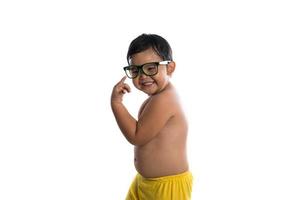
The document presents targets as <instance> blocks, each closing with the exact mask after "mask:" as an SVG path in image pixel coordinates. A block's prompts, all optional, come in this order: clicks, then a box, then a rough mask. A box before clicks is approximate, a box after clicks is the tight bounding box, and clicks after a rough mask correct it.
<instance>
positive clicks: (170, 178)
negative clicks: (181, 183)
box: [137, 171, 192, 181]
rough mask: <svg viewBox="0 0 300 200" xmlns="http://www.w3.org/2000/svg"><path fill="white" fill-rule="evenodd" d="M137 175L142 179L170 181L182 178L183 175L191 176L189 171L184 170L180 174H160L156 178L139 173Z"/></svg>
mask: <svg viewBox="0 0 300 200" xmlns="http://www.w3.org/2000/svg"><path fill="white" fill-rule="evenodd" d="M137 176H138V177H139V178H140V179H142V180H144V181H170V180H176V179H182V178H185V177H192V173H191V172H190V171H186V172H183V173H180V174H174V175H169V176H162V177H156V178H146V177H143V176H142V175H141V174H139V173H138V174H137Z"/></svg>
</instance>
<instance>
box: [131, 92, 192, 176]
mask: <svg viewBox="0 0 300 200" xmlns="http://www.w3.org/2000/svg"><path fill="white" fill-rule="evenodd" d="M152 98H170V100H171V101H170V103H169V104H168V105H164V106H171V109H172V110H173V111H174V114H173V115H172V116H170V118H169V119H168V121H167V122H166V123H165V125H164V127H163V128H162V129H161V130H160V131H159V133H158V134H157V135H155V137H154V138H152V139H151V140H150V141H149V142H147V143H146V144H143V145H139V146H137V145H136V146H135V148H134V156H135V158H134V161H135V168H136V170H137V171H138V172H139V173H140V174H141V175H142V176H144V177H161V176H168V175H174V174H179V173H182V172H185V171H187V170H188V161H187V156H186V140H187V132H188V126H187V121H186V119H185V116H184V113H183V110H182V108H181V105H180V102H179V100H178V98H177V95H176V92H175V89H174V88H173V86H170V87H168V88H166V89H165V90H164V91H162V92H161V93H160V94H156V95H154V96H150V97H149V98H148V99H147V100H146V101H145V102H144V104H143V105H142V106H141V108H140V112H139V118H140V115H141V114H142V113H143V111H144V108H145V106H147V104H151V100H152ZM157 120H159V117H158V118H157Z"/></svg>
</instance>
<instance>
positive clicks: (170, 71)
mask: <svg viewBox="0 0 300 200" xmlns="http://www.w3.org/2000/svg"><path fill="white" fill-rule="evenodd" d="M175 68H176V63H175V62H174V61H171V62H170V63H169V64H168V65H167V74H168V75H169V76H172V74H173V72H174V71H175Z"/></svg>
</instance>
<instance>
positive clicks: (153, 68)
mask: <svg viewBox="0 0 300 200" xmlns="http://www.w3.org/2000/svg"><path fill="white" fill-rule="evenodd" d="M157 65H158V64H157V63H148V64H145V65H144V66H143V71H144V73H145V74H146V75H149V76H152V75H155V74H156V73H157Z"/></svg>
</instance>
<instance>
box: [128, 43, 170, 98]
mask: <svg viewBox="0 0 300 200" xmlns="http://www.w3.org/2000/svg"><path fill="white" fill-rule="evenodd" d="M160 61H163V60H162V59H161V58H160V56H158V55H157V53H156V52H155V51H154V50H153V49H152V48H149V49H147V50H145V51H142V52H140V53H136V54H134V55H133V56H132V58H131V59H130V64H131V65H142V64H145V63H151V62H160ZM174 69H175V63H174V62H171V63H169V64H168V66H167V65H159V66H158V73H157V74H156V75H154V76H147V75H145V74H144V73H142V72H140V73H139V75H138V76H137V77H136V78H134V79H132V82H133V85H134V86H135V87H136V88H137V89H139V90H141V91H142V92H144V93H146V94H148V95H154V94H156V93H159V92H161V91H162V90H164V89H165V87H166V86H167V85H168V83H169V77H170V75H171V74H172V73H173V71H174Z"/></svg>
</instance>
